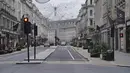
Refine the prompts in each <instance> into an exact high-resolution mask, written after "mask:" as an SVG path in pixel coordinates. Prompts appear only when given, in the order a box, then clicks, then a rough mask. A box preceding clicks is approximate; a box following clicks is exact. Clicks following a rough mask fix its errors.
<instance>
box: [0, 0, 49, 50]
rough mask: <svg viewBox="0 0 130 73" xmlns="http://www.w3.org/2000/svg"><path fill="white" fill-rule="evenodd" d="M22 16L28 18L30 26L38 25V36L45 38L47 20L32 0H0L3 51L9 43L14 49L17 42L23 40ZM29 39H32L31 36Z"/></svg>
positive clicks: (0, 31)
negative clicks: (4, 46)
mask: <svg viewBox="0 0 130 73" xmlns="http://www.w3.org/2000/svg"><path fill="white" fill-rule="evenodd" d="M23 15H26V16H28V18H29V21H30V22H31V23H32V24H36V25H38V31H39V32H38V33H39V34H38V36H42V37H43V38H45V37H47V25H48V24H47V23H48V19H47V18H45V17H44V16H43V15H42V13H41V12H40V11H39V10H38V8H37V7H36V5H35V4H34V3H33V2H32V0H0V34H1V36H0V44H2V45H3V44H4V45H7V46H6V48H4V49H8V45H10V44H9V43H12V47H13V48H14V47H15V46H16V43H17V42H21V41H20V40H23V39H24V38H25V37H24V36H25V35H24V34H23V23H22V21H21V19H22V17H23ZM45 28H46V29H45ZM30 37H33V34H31V36H30ZM2 49H3V48H2Z"/></svg>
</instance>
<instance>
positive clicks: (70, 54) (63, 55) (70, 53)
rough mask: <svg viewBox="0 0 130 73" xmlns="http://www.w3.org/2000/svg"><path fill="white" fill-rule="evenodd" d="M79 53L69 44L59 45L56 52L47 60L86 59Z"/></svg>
mask: <svg viewBox="0 0 130 73" xmlns="http://www.w3.org/2000/svg"><path fill="white" fill-rule="evenodd" d="M84 60H85V59H84V57H82V56H81V55H80V54H79V53H77V52H76V51H74V50H73V49H72V48H71V47H69V46H59V47H57V48H56V50H55V52H54V53H52V54H51V55H50V56H49V57H48V58H47V59H46V61H84Z"/></svg>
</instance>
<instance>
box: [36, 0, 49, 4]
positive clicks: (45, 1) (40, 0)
mask: <svg viewBox="0 0 130 73" xmlns="http://www.w3.org/2000/svg"><path fill="white" fill-rule="evenodd" d="M35 1H36V2H38V3H40V4H44V3H47V2H49V1H50V0H35Z"/></svg>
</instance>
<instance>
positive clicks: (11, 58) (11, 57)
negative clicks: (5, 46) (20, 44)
mask: <svg viewBox="0 0 130 73" xmlns="http://www.w3.org/2000/svg"><path fill="white" fill-rule="evenodd" d="M36 49H37V51H36V52H37V53H39V52H41V51H44V50H46V49H47V48H44V47H42V46H39V47H37V48H36ZM33 54H34V50H33V48H32V49H31V50H30V56H33ZM25 58H27V51H25V52H22V53H18V54H14V55H9V56H6V57H3V58H0V62H4V61H23V60H24V59H25Z"/></svg>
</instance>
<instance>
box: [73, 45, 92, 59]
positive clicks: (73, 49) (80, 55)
mask: <svg viewBox="0 0 130 73" xmlns="http://www.w3.org/2000/svg"><path fill="white" fill-rule="evenodd" d="M73 50H75V51H76V52H77V53H78V54H79V55H80V56H82V57H83V58H84V59H85V60H87V61H90V59H88V58H86V57H84V56H83V55H82V54H80V53H79V52H78V51H77V50H76V49H74V47H73Z"/></svg>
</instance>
